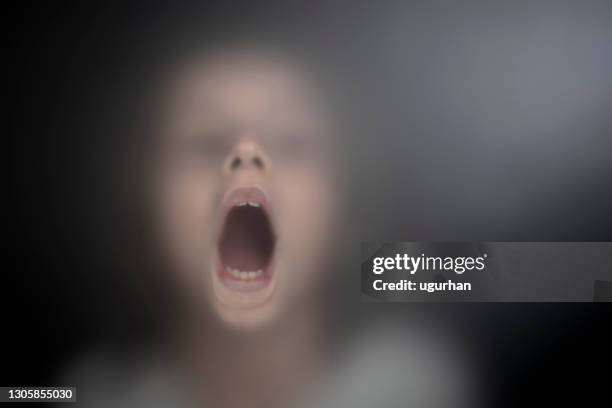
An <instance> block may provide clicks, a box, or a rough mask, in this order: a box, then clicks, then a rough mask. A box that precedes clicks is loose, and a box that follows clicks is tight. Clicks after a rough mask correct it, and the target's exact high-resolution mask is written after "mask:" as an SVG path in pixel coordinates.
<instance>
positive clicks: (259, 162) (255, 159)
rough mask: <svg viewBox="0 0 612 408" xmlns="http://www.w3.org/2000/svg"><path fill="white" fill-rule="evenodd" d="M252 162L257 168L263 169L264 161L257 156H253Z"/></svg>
mask: <svg viewBox="0 0 612 408" xmlns="http://www.w3.org/2000/svg"><path fill="white" fill-rule="evenodd" d="M253 164H254V165H255V167H257V168H259V169H263V167H264V162H263V160H261V158H259V157H253Z"/></svg>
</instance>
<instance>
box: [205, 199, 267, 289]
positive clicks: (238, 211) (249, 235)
mask: <svg viewBox="0 0 612 408" xmlns="http://www.w3.org/2000/svg"><path fill="white" fill-rule="evenodd" d="M225 208H226V211H225V217H224V220H223V224H222V226H221V232H220V235H219V240H218V248H217V249H218V257H219V265H218V268H217V269H218V270H217V272H218V274H219V278H220V280H221V281H222V282H223V283H224V284H225V285H226V286H229V287H230V288H231V289H235V290H241V291H253V290H258V289H262V288H264V287H266V286H267V285H268V284H269V282H270V280H271V278H272V269H273V268H272V263H273V262H272V261H273V258H274V249H275V243H276V238H275V235H274V230H273V228H272V222H271V219H270V214H269V208H268V203H267V199H266V196H265V194H264V193H263V191H262V190H260V189H259V188H257V187H244V188H238V189H235V190H233V191H232V192H230V194H229V195H228V196H227V198H226V200H225Z"/></svg>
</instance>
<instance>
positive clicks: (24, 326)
mask: <svg viewBox="0 0 612 408" xmlns="http://www.w3.org/2000/svg"><path fill="white" fill-rule="evenodd" d="M202 3H205V2H202ZM508 3H510V2H507V3H505V2H493V3H491V2H474V1H470V2H451V1H448V2H442V1H434V2H425V1H423V2H405V3H400V2H389V3H385V4H378V3H377V4H369V2H348V1H341V2H331V3H330V4H326V5H324V6H323V5H318V4H316V2H298V1H285V2H280V1H279V2H270V1H266V2H263V3H261V2H257V3H254V4H251V3H247V4H238V5H235V6H221V5H219V4H214V3H210V4H200V5H197V6H181V7H178V6H176V5H171V4H162V3H159V2H146V3H144V2H143V3H127V2H121V3H118V4H116V5H111V4H109V3H107V2H104V3H102V4H94V3H91V2H88V3H78V4H74V5H71V6H64V7H60V6H58V5H55V4H53V5H49V4H46V3H40V4H36V3H28V4H24V5H23V6H22V8H21V9H20V10H18V11H17V12H16V13H15V14H13V13H11V15H10V16H9V20H11V21H10V23H12V28H11V32H10V35H9V39H10V40H9V47H8V48H9V51H10V53H9V56H8V59H9V61H10V62H11V64H10V65H11V68H14V72H11V73H10V74H9V76H7V77H6V79H7V82H8V83H9V88H11V89H12V88H16V93H15V95H14V96H11V97H9V98H8V102H9V103H8V107H9V112H10V113H9V121H10V129H11V132H10V138H9V139H10V150H9V151H10V158H11V167H10V170H9V171H10V174H11V178H10V186H11V187H10V188H11V193H10V197H11V198H12V203H11V204H12V208H10V209H9V211H8V213H7V216H8V218H9V224H10V228H9V229H8V234H7V241H8V243H9V247H10V249H9V259H10V263H9V264H8V266H7V267H6V268H5V270H4V274H5V280H4V285H3V288H4V293H5V295H4V298H5V299H7V300H8V302H7V305H6V306H5V307H4V322H5V326H4V330H3V331H2V334H3V339H4V340H5V342H6V343H5V346H4V353H3V354H4V355H3V360H2V374H3V378H2V380H3V384H4V385H11V386H12V385H15V386H17V385H30V386H44V385H54V384H52V381H53V378H54V376H55V375H56V374H57V373H58V372H60V371H61V370H62V369H63V368H64V365H65V364H67V363H68V362H70V361H73V360H74V359H76V358H77V357H78V356H79V355H80V353H83V352H86V351H87V350H88V349H89V348H90V347H92V345H95V344H97V343H103V344H111V345H117V346H118V347H124V346H125V345H126V344H138V342H139V341H140V340H143V339H146V338H147V334H148V333H149V332H150V331H152V330H153V328H152V326H154V322H155V316H151V314H152V313H151V310H149V309H146V308H143V307H141V306H140V305H141V302H139V300H140V299H141V296H142V294H135V293H136V292H137V291H136V289H135V287H137V286H138V279H139V278H138V277H134V276H133V274H130V273H128V272H127V270H128V269H129V267H128V266H127V265H126V264H127V261H126V259H127V258H129V255H127V254H128V253H129V251H130V248H132V246H133V242H132V241H133V240H137V239H138V238H137V237H138V234H139V233H144V231H143V230H140V229H139V227H138V226H134V225H133V223H132V222H131V221H132V219H133V215H134V214H133V213H132V211H133V210H130V209H129V208H128V207H129V206H128V205H127V203H128V202H129V201H130V200H129V196H130V192H132V191H134V190H133V189H132V188H131V187H133V186H130V185H129V184H128V185H126V183H125V180H124V179H123V178H122V177H121V175H122V171H125V168H126V167H125V161H126V160H128V159H126V153H125V151H126V149H125V140H124V139H123V137H122V133H121V131H119V129H121V128H122V126H123V125H124V124H125V121H126V120H127V121H129V118H126V116H129V114H128V113H129V112H132V109H133V108H134V107H135V106H140V105H139V104H142V101H141V100H140V99H139V98H141V97H142V96H141V95H142V94H144V93H146V90H145V89H144V88H146V84H147V78H146V76H147V72H149V71H150V70H149V69H148V68H152V67H154V66H155V65H156V64H159V63H160V60H163V59H164V58H165V56H166V55H167V54H166V52H167V51H168V50H169V49H172V48H174V47H175V46H177V44H181V45H185V41H183V40H184V39H187V38H189V39H194V38H195V37H197V36H202V37H203V38H206V41H213V42H214V41H220V40H223V39H225V37H228V36H230V32H231V36H234V35H237V36H241V35H242V36H247V37H251V36H256V37H260V38H261V39H262V41H264V42H265V41H268V40H270V41H276V42H279V41H277V40H278V39H280V43H282V44H283V45H286V46H288V47H291V48H292V49H293V50H299V51H298V54H299V53H303V55H304V56H306V55H308V56H316V57H314V58H315V59H317V60H318V61H328V68H329V72H333V73H334V75H336V76H338V77H339V78H340V79H341V80H340V81H339V83H341V84H342V85H343V86H345V87H346V89H345V90H346V95H347V99H350V100H352V101H355V100H357V101H359V102H358V103H354V105H351V106H350V108H351V110H354V111H359V112H361V113H363V112H366V113H367V114H366V115H363V114H361V115H355V116H356V117H357V116H358V117H360V118H364V117H365V118H366V120H364V121H363V122H356V123H355V122H354V123H351V125H350V126H349V127H352V128H354V129H357V130H356V131H354V132H353V133H352V134H351V135H350V137H351V138H352V139H351V140H350V143H346V144H345V147H346V150H345V153H346V155H347V157H348V158H349V159H348V160H349V166H348V168H349V172H350V173H351V175H352V178H351V177H349V183H348V197H349V198H350V200H348V201H349V203H350V204H349V206H348V210H347V211H349V214H350V215H351V216H352V217H353V218H354V219H359V220H360V221H359V222H358V223H355V225H353V226H352V228H353V230H354V238H355V241H356V242H359V241H362V240H383V241H393V240H397V241H408V240H415V241H416V240H439V241H440V240H447V241H448V240H475V241H610V240H611V239H610V238H611V235H612V234H611V231H612V214H611V213H610V210H609V209H610V203H611V200H610V198H611V197H612V188H611V187H610V186H611V185H612V183H611V181H612V180H611V179H612V177H611V174H612V173H611V171H612V161H611V160H610V151H612V150H611V149H610V146H611V140H612V115H610V114H609V110H610V106H612V105H611V104H610V102H612V98H611V95H612V92H611V91H612V87H611V86H610V85H611V77H612V76H611V75H610V72H612V69H611V68H612V66H611V64H610V59H611V58H612V57H611V56H612V52H611V49H610V44H612V41H610V40H611V39H612V38H611V36H610V33H611V30H612V29H610V27H611V26H612V10H611V9H612V7H611V6H610V4H609V2H605V1H601V2H596V1H591V2H579V1H570V2H567V1H558V2H555V1H545V2H541V1H536V2H512V4H508ZM402 18H403V20H402ZM13 52H14V55H13ZM151 70H154V69H153V68H152V69H151ZM338 92H339V93H342V92H343V91H340V90H339V91H338ZM349 95H350V96H349ZM362 120H363V119H362ZM372 135H376V136H375V137H373V136H372ZM351 160H352V164H351ZM350 180H353V181H352V182H351V181H350ZM118 181H121V182H119V183H118ZM393 215H394V216H393ZM128 237H131V238H128ZM135 237H136V238H135ZM354 273H355V277H356V276H358V272H357V270H355V271H354ZM362 307H363V306H360V307H357V308H356V310H359V309H360V308H362ZM377 307H378V308H380V310H381V313H385V308H387V310H391V309H395V311H397V309H398V308H399V307H400V306H398V305H383V306H377ZM401 307H404V308H409V307H411V306H408V305H405V306H401ZM432 313H434V314H435V315H436V316H439V317H440V318H441V319H449V320H452V321H453V322H454V324H455V325H456V326H457V327H458V328H459V331H460V332H461V333H463V335H464V336H465V337H466V338H467V339H468V342H469V343H470V344H471V347H473V348H474V349H475V350H478V351H479V355H480V356H482V360H483V361H482V364H483V366H484V368H485V372H486V373H487V378H486V381H487V385H488V387H489V390H490V391H491V392H490V395H489V396H487V399H488V402H490V403H491V405H492V406H499V405H504V406H517V405H518V404H523V403H525V404H529V403H534V404H535V403H541V404H546V405H548V404H558V403H568V402H569V403H575V404H577V405H580V406H585V405H588V402H589V401H595V399H596V398H598V397H602V398H603V397H604V390H605V389H606V388H604V386H606V384H604V381H605V379H606V378H605V374H604V373H605V372H606V370H607V371H609V369H610V361H609V360H610V359H609V355H610V344H612V343H611V340H612V337H611V336H610V335H609V334H607V333H606V330H605V326H606V325H604V320H607V321H608V320H609V316H610V308H609V306H607V305H602V304H487V305H486V306H484V305H479V304H471V305H469V304H468V305H452V306H451V305H449V306H446V307H444V306H441V307H439V308H437V309H436V310H435V311H432ZM355 319H359V316H355ZM606 323H607V326H609V325H610V324H609V322H606ZM608 380H609V379H608ZM608 385H609V384H608Z"/></svg>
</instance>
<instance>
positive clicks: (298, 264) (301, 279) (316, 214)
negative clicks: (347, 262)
mask: <svg viewBox="0 0 612 408" xmlns="http://www.w3.org/2000/svg"><path fill="white" fill-rule="evenodd" d="M286 180H287V181H286V182H284V183H283V185H282V190H283V204H284V205H283V216H284V217H283V225H284V228H283V232H284V234H283V237H282V239H283V240H284V242H283V244H284V245H283V246H284V248H286V251H285V254H284V255H285V256H286V258H287V259H286V260H285V262H286V264H287V265H289V266H288V267H289V268H290V272H291V276H292V277H293V283H292V285H291V286H292V287H312V286H313V285H314V284H316V282H317V280H318V279H321V274H322V273H323V272H324V271H323V268H324V265H325V263H326V259H325V258H326V256H327V248H328V246H329V245H331V242H330V239H331V237H332V236H333V232H334V231H333V230H334V227H333V223H332V218H333V216H332V214H333V203H334V198H333V191H332V189H331V187H330V184H329V182H328V181H327V180H328V179H327V178H326V177H325V176H324V175H323V174H321V173H319V172H316V171H302V172H296V173H294V174H293V175H291V176H289V175H288V176H287V177H286Z"/></svg>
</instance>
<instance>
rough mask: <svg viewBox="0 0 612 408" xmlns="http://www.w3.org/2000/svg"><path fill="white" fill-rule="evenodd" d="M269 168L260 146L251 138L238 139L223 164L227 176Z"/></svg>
mask: <svg viewBox="0 0 612 408" xmlns="http://www.w3.org/2000/svg"><path fill="white" fill-rule="evenodd" d="M269 166H270V164H269V160H268V158H267V155H266V154H265V153H264V151H263V149H262V147H261V146H260V144H259V143H258V142H257V141H256V140H254V139H253V138H252V137H244V138H241V139H239V140H238V141H237V142H236V144H235V145H234V147H233V148H232V150H231V151H230V153H229V155H228V157H227V159H226V161H225V164H224V167H225V171H226V172H227V173H228V174H232V173H236V172H238V171H241V170H247V169H252V170H258V171H265V170H267V169H268V168H269Z"/></svg>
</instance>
